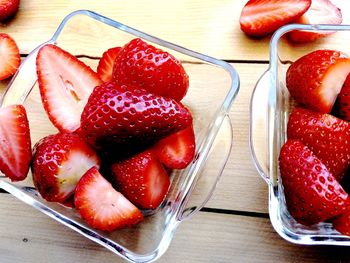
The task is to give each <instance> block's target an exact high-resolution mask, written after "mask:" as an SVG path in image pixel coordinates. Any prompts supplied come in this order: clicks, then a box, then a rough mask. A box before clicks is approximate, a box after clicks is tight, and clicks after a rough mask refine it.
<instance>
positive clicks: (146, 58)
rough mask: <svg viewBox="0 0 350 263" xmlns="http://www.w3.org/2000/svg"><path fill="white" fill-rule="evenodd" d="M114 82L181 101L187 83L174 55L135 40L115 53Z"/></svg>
mask: <svg viewBox="0 0 350 263" xmlns="http://www.w3.org/2000/svg"><path fill="white" fill-rule="evenodd" d="M113 79H114V81H115V82H117V83H118V84H120V85H128V86H133V87H135V88H141V89H145V90H148V91H149V92H151V93H154V94H157V95H160V96H164V97H168V98H172V99H175V100H177V101H180V100H181V99H182V98H183V97H184V96H185V95H186V92H187V89H188V85H189V80H188V75H187V73H186V72H185V69H184V68H183V66H182V64H181V62H180V61H179V60H177V59H176V58H175V57H174V56H173V55H171V54H169V53H168V52H165V51H163V50H160V49H157V48H156V47H154V46H152V45H149V44H148V43H146V42H144V41H142V40H141V39H140V38H136V39H133V40H131V41H130V42H129V43H127V44H126V45H125V46H124V47H123V48H122V49H121V50H120V52H119V53H118V55H117V57H116V61H115V63H114V68H113Z"/></svg>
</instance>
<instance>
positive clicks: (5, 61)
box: [0, 33, 21, 80]
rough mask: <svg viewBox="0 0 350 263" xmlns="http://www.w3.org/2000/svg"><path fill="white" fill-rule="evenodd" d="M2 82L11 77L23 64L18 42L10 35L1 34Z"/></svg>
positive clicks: (0, 73) (0, 66)
mask: <svg viewBox="0 0 350 263" xmlns="http://www.w3.org/2000/svg"><path fill="white" fill-rule="evenodd" d="M0 61H1V63H0V80H4V79H6V78H8V77H11V76H12V75H13V74H15V73H16V71H17V69H18V67H19V65H20V64H21V57H20V54H19V49H18V47H17V44H16V42H15V41H14V40H13V38H12V37H10V36H9V35H8V34H4V33H0Z"/></svg>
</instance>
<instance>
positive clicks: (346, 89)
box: [332, 74, 350, 121]
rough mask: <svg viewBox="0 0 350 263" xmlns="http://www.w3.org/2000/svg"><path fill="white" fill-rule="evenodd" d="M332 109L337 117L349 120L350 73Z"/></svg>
mask: <svg viewBox="0 0 350 263" xmlns="http://www.w3.org/2000/svg"><path fill="white" fill-rule="evenodd" d="M332 111H333V112H334V114H335V115H336V116H337V117H339V118H341V119H343V120H346V121H350V74H349V75H348V76H347V78H346V80H345V82H344V85H343V87H342V88H341V90H340V93H339V94H338V97H337V100H336V101H335V104H334V107H333V110H332Z"/></svg>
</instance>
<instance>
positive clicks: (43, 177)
mask: <svg viewBox="0 0 350 263" xmlns="http://www.w3.org/2000/svg"><path fill="white" fill-rule="evenodd" d="M99 164H100V160H99V158H98V156H97V155H96V153H95V151H94V150H92V149H91V148H90V146H88V145H87V144H86V143H85V142H84V141H83V140H82V139H81V138H80V136H79V135H77V134H75V133H57V134H55V135H49V136H47V137H45V138H43V139H41V140H40V141H39V142H38V143H37V144H36V145H35V146H34V153H33V161H32V175H33V182H34V185H35V187H36V189H38V191H39V193H40V194H41V196H42V197H43V198H45V199H46V200H48V201H55V202H61V203H62V202H64V201H65V200H66V199H67V198H69V197H70V196H71V195H72V194H73V193H74V189H75V187H76V185H77V183H78V181H79V179H80V178H81V177H82V176H83V174H84V173H85V172H86V171H87V170H89V169H90V168H91V167H93V166H99Z"/></svg>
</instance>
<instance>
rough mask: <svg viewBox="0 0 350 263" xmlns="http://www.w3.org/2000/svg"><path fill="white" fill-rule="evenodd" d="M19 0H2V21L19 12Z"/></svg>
mask: <svg viewBox="0 0 350 263" xmlns="http://www.w3.org/2000/svg"><path fill="white" fill-rule="evenodd" d="M19 2H20V1H19V0H0V21H5V20H7V19H8V18H10V17H12V16H13V15H14V14H16V13H17V11H18V8H19Z"/></svg>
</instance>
